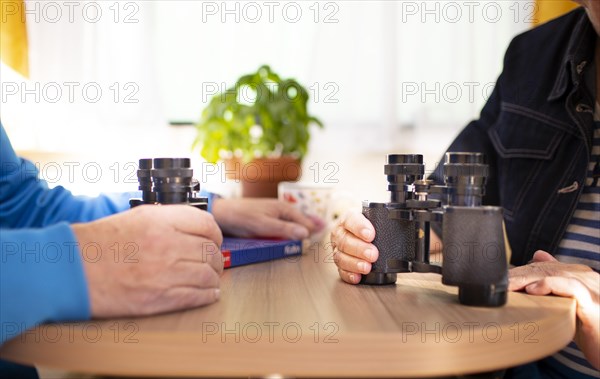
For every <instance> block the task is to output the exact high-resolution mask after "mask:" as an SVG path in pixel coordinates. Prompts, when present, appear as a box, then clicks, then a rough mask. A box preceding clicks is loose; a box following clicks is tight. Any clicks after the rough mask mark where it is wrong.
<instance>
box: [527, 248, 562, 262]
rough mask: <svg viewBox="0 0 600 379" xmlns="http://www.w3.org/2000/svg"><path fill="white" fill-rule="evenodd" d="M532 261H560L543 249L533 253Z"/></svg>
mask: <svg viewBox="0 0 600 379" xmlns="http://www.w3.org/2000/svg"><path fill="white" fill-rule="evenodd" d="M531 262H558V261H557V259H556V258H554V257H553V256H552V255H550V254H549V253H547V252H545V251H543V250H538V251H536V252H535V254H533V258H532V259H531Z"/></svg>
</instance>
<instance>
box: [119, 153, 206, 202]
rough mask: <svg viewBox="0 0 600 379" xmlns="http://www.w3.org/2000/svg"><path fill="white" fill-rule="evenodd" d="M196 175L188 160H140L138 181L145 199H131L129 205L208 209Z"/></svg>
mask: <svg viewBox="0 0 600 379" xmlns="http://www.w3.org/2000/svg"><path fill="white" fill-rule="evenodd" d="M193 175H194V171H193V170H192V168H191V162H190V159H189V158H154V159H150V158H145V159H140V161H139V168H138V170H137V178H138V183H139V187H138V189H139V190H141V191H142V198H141V199H130V200H129V206H130V207H131V208H133V207H136V206H138V205H142V204H185V205H191V206H193V207H195V208H198V209H202V210H207V208H208V199H207V198H206V197H200V196H198V195H199V193H200V183H199V182H198V181H197V180H196V179H194V178H193Z"/></svg>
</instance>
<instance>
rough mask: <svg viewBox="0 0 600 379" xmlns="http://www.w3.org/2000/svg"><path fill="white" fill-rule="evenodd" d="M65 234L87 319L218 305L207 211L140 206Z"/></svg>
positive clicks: (212, 227) (216, 254) (218, 266)
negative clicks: (83, 285)
mask: <svg viewBox="0 0 600 379" xmlns="http://www.w3.org/2000/svg"><path fill="white" fill-rule="evenodd" d="M72 229H73V232H74V234H75V237H76V238H77V242H78V245H79V248H80V251H81V256H82V262H83V267H84V271H85V275H86V279H87V283H88V291H89V296H90V303H91V311H92V316H94V317H122V316H142V315H149V314H154V313H159V312H168V311H174V310H179V309H185V308H190V307H197V306H200V305H206V304H210V303H212V302H215V301H216V300H218V298H219V274H221V272H223V256H222V254H221V250H220V246H221V243H222V241H223V236H222V235H221V231H220V230H219V227H218V226H217V224H216V223H215V220H214V219H213V216H212V215H211V214H209V213H208V212H203V211H200V210H198V209H194V208H192V207H190V206H187V205H161V206H154V205H146V206H144V205H143V206H139V207H136V208H134V209H132V210H130V211H126V212H123V213H120V214H117V215H114V216H110V217H106V218H103V219H100V220H97V221H94V222H90V223H85V224H74V225H73V226H72Z"/></svg>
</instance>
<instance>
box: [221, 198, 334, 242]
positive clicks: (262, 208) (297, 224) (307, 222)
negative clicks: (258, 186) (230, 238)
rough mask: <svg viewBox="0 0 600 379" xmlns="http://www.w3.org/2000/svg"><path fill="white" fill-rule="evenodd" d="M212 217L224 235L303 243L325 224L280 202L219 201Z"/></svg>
mask: <svg viewBox="0 0 600 379" xmlns="http://www.w3.org/2000/svg"><path fill="white" fill-rule="evenodd" d="M213 201H214V202H213V206H212V214H213V215H214V216H215V219H216V220H217V223H218V224H219V226H220V227H221V230H223V233H224V234H229V235H234V236H236V237H274V238H287V239H294V240H301V239H304V238H307V237H308V236H309V235H310V234H311V233H314V232H318V231H320V230H321V229H322V228H323V226H324V223H323V221H322V220H320V219H318V218H316V217H308V216H305V215H304V214H303V213H302V212H300V211H299V210H298V209H297V208H295V207H294V206H292V205H291V204H288V203H286V202H283V201H280V200H276V199H248V198H246V199H215V200H213Z"/></svg>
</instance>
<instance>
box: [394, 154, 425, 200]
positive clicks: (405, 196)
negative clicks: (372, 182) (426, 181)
mask: <svg viewBox="0 0 600 379" xmlns="http://www.w3.org/2000/svg"><path fill="white" fill-rule="evenodd" d="M384 174H385V175H387V180H388V191H390V192H391V202H392V203H398V204H404V203H405V202H406V200H409V199H412V190H411V187H410V185H411V184H412V183H414V182H415V181H417V180H421V179H423V175H424V174H425V165H424V164H423V156H422V155H420V154H390V155H388V157H387V164H386V165H385V166H384Z"/></svg>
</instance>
